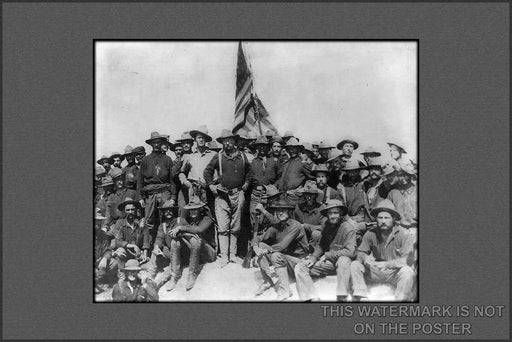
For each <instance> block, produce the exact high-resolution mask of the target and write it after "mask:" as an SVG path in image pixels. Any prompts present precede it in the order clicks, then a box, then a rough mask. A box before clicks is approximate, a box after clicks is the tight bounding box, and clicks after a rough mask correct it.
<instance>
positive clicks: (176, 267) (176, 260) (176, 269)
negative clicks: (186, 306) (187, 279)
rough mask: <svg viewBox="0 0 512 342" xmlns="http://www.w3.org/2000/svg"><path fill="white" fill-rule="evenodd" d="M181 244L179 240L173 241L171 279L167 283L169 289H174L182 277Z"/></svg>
mask: <svg viewBox="0 0 512 342" xmlns="http://www.w3.org/2000/svg"><path fill="white" fill-rule="evenodd" d="M180 250H181V244H180V243H179V242H177V241H174V240H173V241H172V243H171V253H170V254H171V280H169V282H168V283H167V285H166V290H167V291H172V290H174V288H175V287H176V284H177V283H178V280H179V279H180V278H181V256H180Z"/></svg>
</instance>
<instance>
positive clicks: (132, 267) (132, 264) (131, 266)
mask: <svg viewBox="0 0 512 342" xmlns="http://www.w3.org/2000/svg"><path fill="white" fill-rule="evenodd" d="M122 270H123V271H140V270H141V268H140V263H139V262H138V261H137V260H136V259H130V260H128V261H127V262H126V264H125V265H124V267H123V268H122Z"/></svg>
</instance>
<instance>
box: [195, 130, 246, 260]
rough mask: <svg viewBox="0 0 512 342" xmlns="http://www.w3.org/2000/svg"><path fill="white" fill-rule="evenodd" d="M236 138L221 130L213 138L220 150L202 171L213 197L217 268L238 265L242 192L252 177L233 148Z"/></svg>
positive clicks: (238, 153) (244, 159)
mask: <svg viewBox="0 0 512 342" xmlns="http://www.w3.org/2000/svg"><path fill="white" fill-rule="evenodd" d="M237 138H238V136H237V135H234V134H233V133H231V131H230V130H228V129H223V130H222V134H221V136H220V137H218V138H217V141H218V142H219V143H221V144H222V146H223V149H222V151H220V152H219V153H217V154H215V155H214V156H213V158H212V159H211V161H210V163H209V164H208V166H206V168H205V170H204V179H205V181H206V184H207V185H208V187H209V188H210V190H211V191H212V193H213V194H214V195H215V216H216V219H217V224H218V238H219V250H220V263H221V267H224V266H226V265H227V264H228V263H229V262H230V261H231V262H235V263H239V264H241V263H242V259H241V258H240V257H238V256H237V255H236V253H237V241H238V234H239V233H240V229H241V215H242V211H243V207H244V203H245V194H244V192H245V191H247V189H248V188H249V184H250V181H251V179H252V174H251V165H250V164H249V162H248V160H247V158H246V157H245V155H244V154H243V153H242V152H240V151H238V150H237V149H236V145H235V144H236V139H237ZM215 171H217V173H218V176H219V179H218V181H219V184H218V185H214V173H215Z"/></svg>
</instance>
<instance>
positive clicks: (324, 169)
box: [311, 164, 329, 173]
mask: <svg viewBox="0 0 512 342" xmlns="http://www.w3.org/2000/svg"><path fill="white" fill-rule="evenodd" d="M311 172H312V173H317V172H325V173H329V169H328V168H327V165H325V164H318V165H314V166H313V169H311Z"/></svg>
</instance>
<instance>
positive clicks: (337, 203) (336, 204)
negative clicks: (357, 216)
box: [320, 199, 348, 215]
mask: <svg viewBox="0 0 512 342" xmlns="http://www.w3.org/2000/svg"><path fill="white" fill-rule="evenodd" d="M332 208H341V211H342V215H346V214H347V213H348V208H347V206H346V205H345V203H343V201H341V200H338V199H328V200H327V201H326V202H325V203H324V205H323V206H322V208H321V209H320V213H321V214H322V215H325V213H326V212H327V211H328V210H329V209H332Z"/></svg>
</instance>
